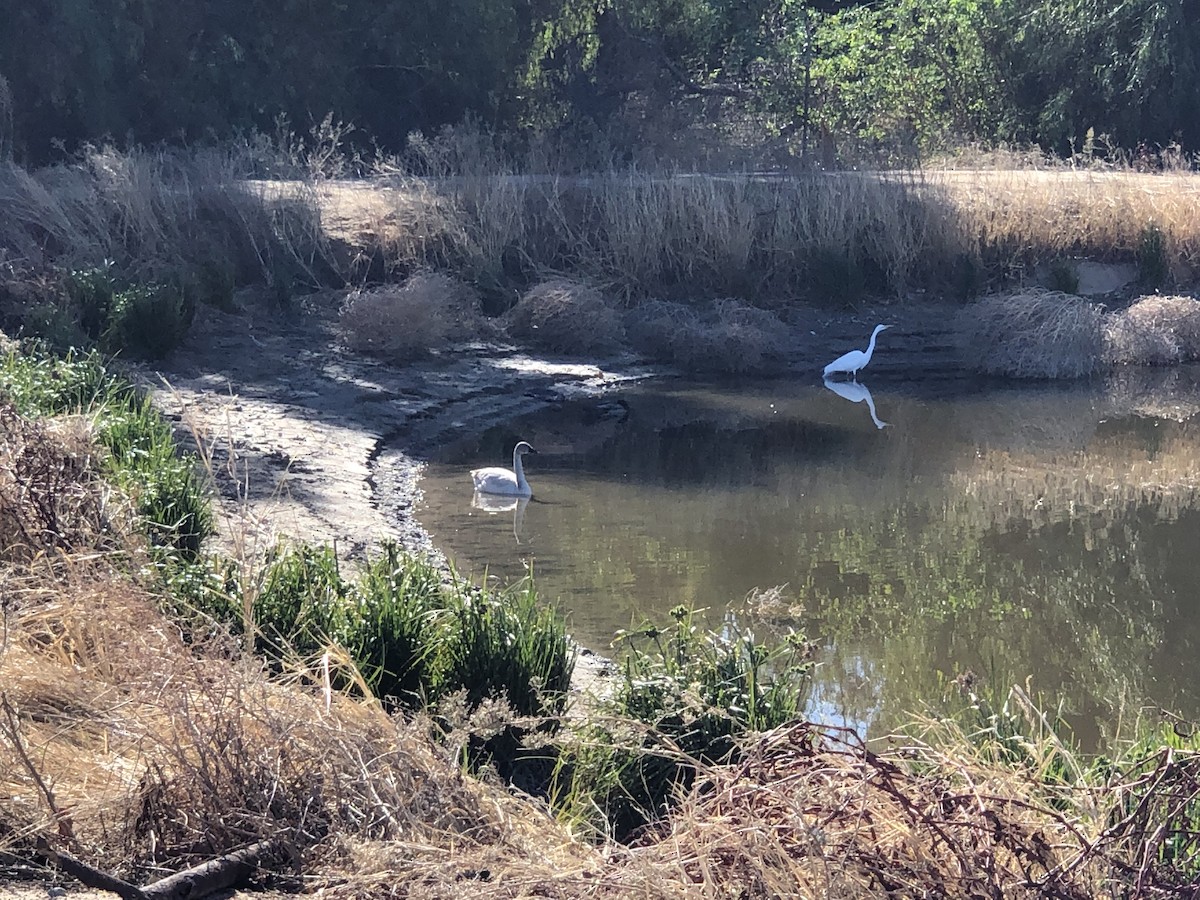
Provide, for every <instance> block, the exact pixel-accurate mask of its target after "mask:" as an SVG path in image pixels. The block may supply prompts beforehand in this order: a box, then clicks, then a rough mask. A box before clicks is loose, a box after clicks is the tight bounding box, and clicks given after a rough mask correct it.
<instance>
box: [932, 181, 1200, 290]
mask: <svg viewBox="0 0 1200 900" xmlns="http://www.w3.org/2000/svg"><path fill="white" fill-rule="evenodd" d="M923 192H924V196H926V197H927V198H928V199H929V201H930V202H931V203H933V204H934V205H935V206H937V207H940V212H939V213H937V214H936V215H937V218H939V219H940V220H941V222H942V226H941V227H943V228H945V229H947V231H946V232H945V237H944V238H943V240H944V242H945V243H946V244H947V245H957V246H959V247H960V248H961V249H962V252H965V253H971V254H976V253H977V254H978V255H979V257H980V258H981V259H982V260H983V261H984V263H985V264H986V265H987V266H988V268H989V269H990V270H993V271H996V272H997V273H1003V274H1006V275H1009V276H1021V275H1024V274H1026V273H1030V272H1032V270H1033V267H1035V266H1036V265H1038V264H1039V263H1043V262H1051V261H1053V260H1056V259H1066V258H1073V257H1074V258H1087V259H1094V260H1097V261H1127V262H1133V261H1136V259H1137V255H1138V250H1139V246H1140V244H1141V242H1142V240H1143V238H1144V236H1145V234H1146V230H1147V228H1150V227H1153V228H1156V229H1158V230H1159V231H1160V232H1161V233H1162V236H1163V238H1164V239H1165V248H1166V254H1167V262H1168V265H1169V268H1170V269H1171V271H1172V272H1173V274H1174V277H1175V279H1176V280H1177V281H1179V282H1181V283H1187V282H1189V281H1191V280H1193V279H1194V278H1195V277H1196V275H1197V273H1198V272H1200V176H1198V175H1196V174H1194V173H1191V172H1187V171H1170V172H1165V173H1162V174H1154V175H1150V174H1141V173H1139V172H1136V171H1134V170H1133V169H1132V168H1129V169H1126V170H1120V169H1117V170H1109V171H1097V170H1094V169H1086V170H1080V169H1076V168H1071V167H1067V166H1062V165H1058V166H1043V167H1042V168H1035V169H1029V168H1020V169H1017V168H1011V169H1004V170H995V169H992V170H978V169H976V170H969V171H962V170H955V171H951V170H947V171H943V172H930V171H926V173H925V176H924V188H923Z"/></svg>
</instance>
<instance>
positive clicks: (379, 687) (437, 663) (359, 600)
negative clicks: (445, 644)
mask: <svg viewBox="0 0 1200 900" xmlns="http://www.w3.org/2000/svg"><path fill="white" fill-rule="evenodd" d="M443 591H444V588H443V585H442V576H441V573H440V572H438V570H437V569H435V568H434V567H433V565H432V564H431V563H429V562H428V561H427V560H424V559H421V558H419V557H415V556H411V555H408V554H403V553H401V552H400V550H399V548H398V547H397V546H396V545H395V544H393V543H390V542H389V543H386V544H384V545H383V547H382V548H381V552H380V554H379V555H378V556H377V557H375V558H374V559H372V560H370V561H369V562H368V564H367V566H366V569H365V570H364V571H363V574H362V577H361V578H360V579H359V582H358V586H357V590H356V591H355V594H354V601H353V602H354V603H355V604H356V608H355V609H354V610H353V622H354V626H353V631H352V633H351V634H350V635H349V636H348V640H349V645H348V647H349V649H350V651H351V654H352V655H353V656H354V658H355V659H356V660H359V665H360V668H361V669H362V672H363V677H364V678H365V679H366V681H367V684H368V685H369V686H370V687H371V689H372V690H373V691H374V692H375V694H376V696H378V697H392V698H396V699H398V700H401V701H402V702H404V703H407V704H410V705H418V704H419V703H420V702H421V701H423V700H424V699H425V698H426V697H428V696H430V695H432V694H433V693H434V692H435V691H436V690H437V689H438V688H439V685H440V683H441V667H442V665H443V662H442V660H441V658H440V656H439V653H438V642H439V641H438V631H437V629H438V628H439V626H441V625H443V624H444V618H445V617H444V616H443V615H442V607H443V603H444V600H443Z"/></svg>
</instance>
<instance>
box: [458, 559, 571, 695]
mask: <svg viewBox="0 0 1200 900" xmlns="http://www.w3.org/2000/svg"><path fill="white" fill-rule="evenodd" d="M449 615H450V619H449V624H450V628H451V630H452V637H451V638H450V640H449V641H448V644H447V647H446V650H445V658H446V674H445V676H444V680H443V682H442V685H441V690H442V692H443V693H446V692H452V691H456V690H465V691H466V692H467V700H468V703H469V705H471V706H476V705H478V704H479V703H480V702H481V701H482V700H484V699H485V698H497V699H501V700H505V701H507V703H508V704H509V706H511V707H512V708H513V709H514V710H515V711H516V712H517V713H518V714H520V715H540V714H546V713H548V714H557V713H559V712H561V711H562V707H563V704H564V703H565V700H566V696H567V690H568V689H569V688H570V686H571V673H572V671H573V670H574V667H575V663H574V656H573V653H572V651H571V646H570V642H569V641H568V640H567V635H566V630H565V625H564V622H563V620H562V618H561V617H560V616H559V615H558V613H556V612H555V611H554V610H552V609H549V608H547V607H545V606H542V605H541V604H540V603H539V602H538V599H537V593H536V591H535V590H534V587H533V583H532V581H531V580H529V579H526V580H524V581H522V582H519V583H518V584H516V585H513V586H512V587H510V588H508V589H507V590H505V591H502V592H499V593H493V594H489V593H486V592H483V591H474V590H470V589H463V588H461V587H460V588H459V589H457V590H455V591H454V592H453V593H452V594H451V595H450V604H449Z"/></svg>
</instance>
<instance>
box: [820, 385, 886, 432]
mask: <svg viewBox="0 0 1200 900" xmlns="http://www.w3.org/2000/svg"><path fill="white" fill-rule="evenodd" d="M824 384H825V387H827V388H829V389H830V390H831V391H833V392H834V393H835V394H837V395H838V396H839V397H844V398H845V399H847V400H849V401H850V402H851V403H866V404H867V411H868V412H869V413H870V414H871V421H872V422H874V423H875V427H876V428H887V427H888V423H887V422H882V421H880V419H879V416H878V415H876V413H875V401H874V400H873V399H871V392H870V391H869V390H867V386H866V385H865V384H859V383H858V382H857V381H830V380H829V379H828V378H826V379H825V381H824Z"/></svg>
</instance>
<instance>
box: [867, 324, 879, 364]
mask: <svg viewBox="0 0 1200 900" xmlns="http://www.w3.org/2000/svg"><path fill="white" fill-rule="evenodd" d="M880 330H881V329H879V328H876V329H875V330H874V331H872V332H871V343H869V344H867V359H870V358H871V354H872V353H874V352H875V338H877V337H879V332H880Z"/></svg>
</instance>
